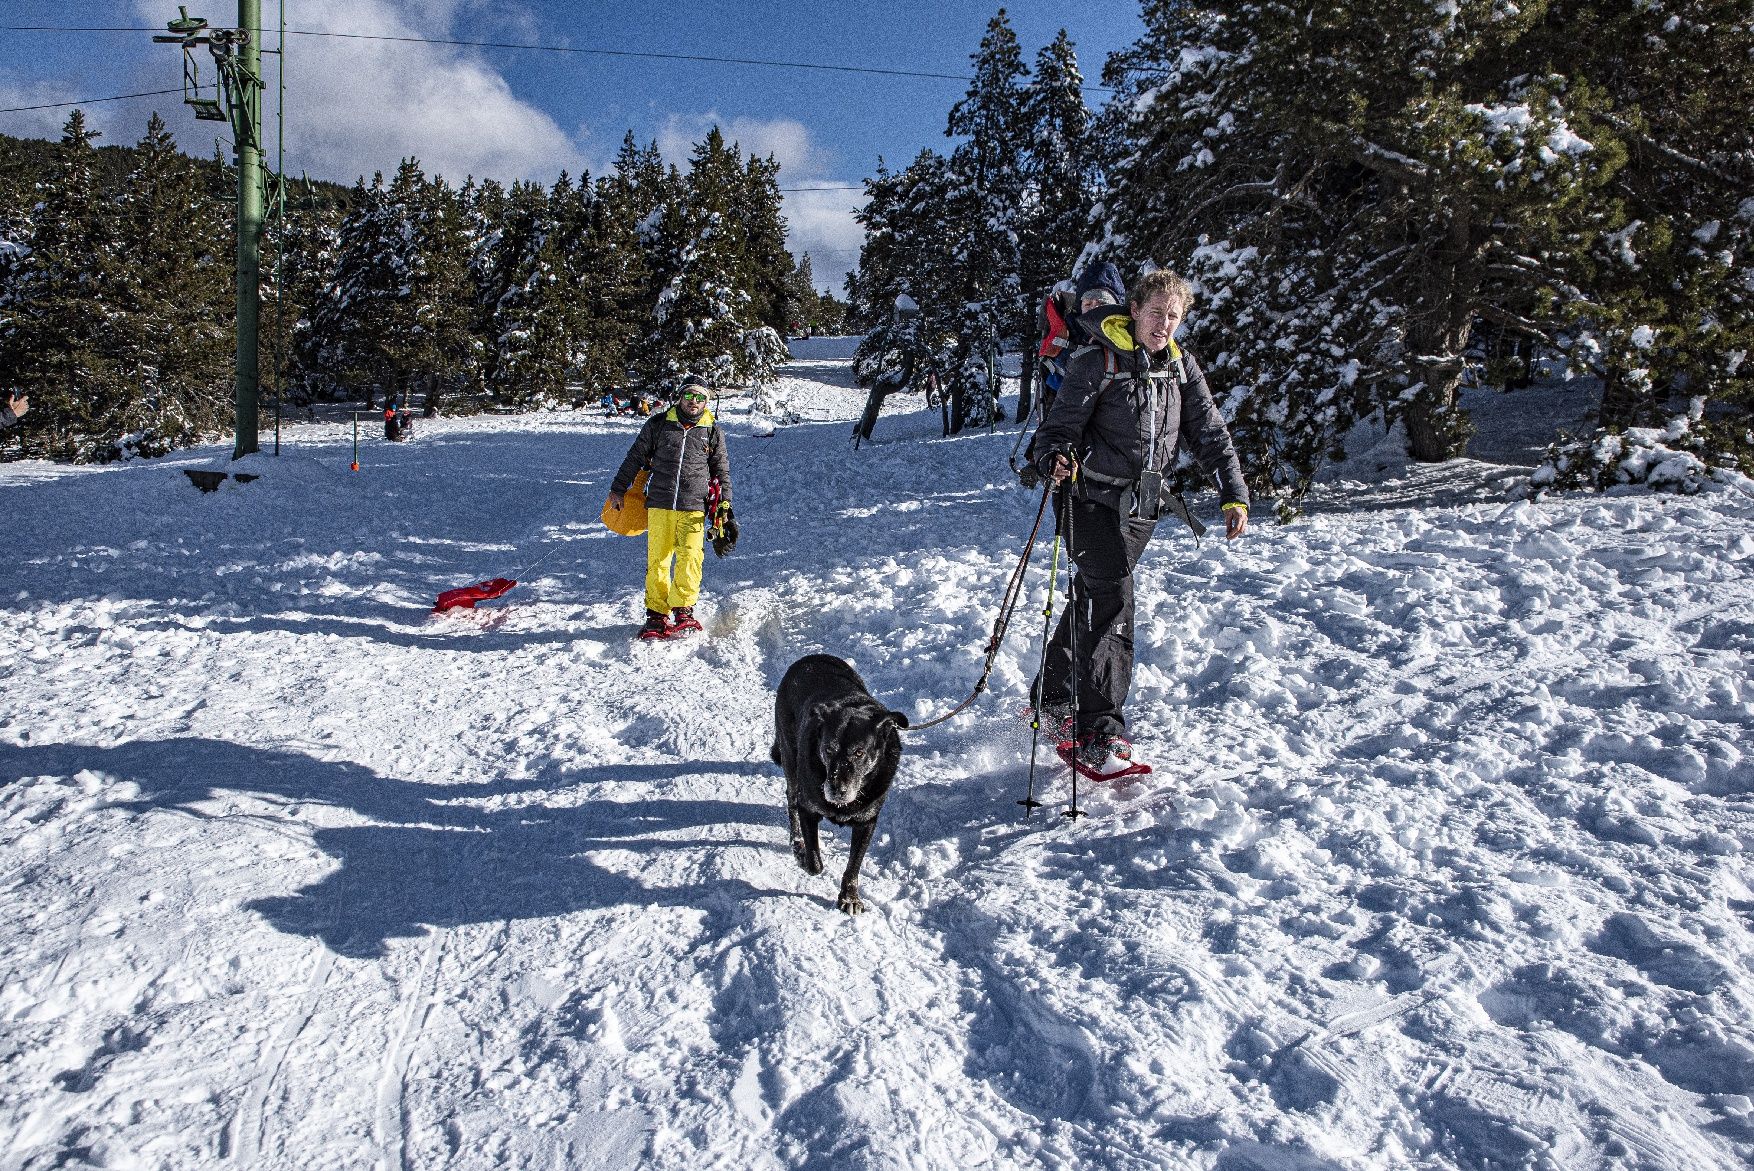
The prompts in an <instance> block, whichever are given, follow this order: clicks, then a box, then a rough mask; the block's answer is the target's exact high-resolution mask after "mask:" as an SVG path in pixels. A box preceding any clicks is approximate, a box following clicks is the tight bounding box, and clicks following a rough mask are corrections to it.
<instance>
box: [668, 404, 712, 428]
mask: <svg viewBox="0 0 1754 1171" xmlns="http://www.w3.org/2000/svg"><path fill="white" fill-rule="evenodd" d="M664 417H665V418H666V419H668V420H670V421H671V422H672V423H681V422H682V416H681V414H680V413H678V412H677V410H676V408H675V407H671V408H670V409H669V410H667V411H665V412H664ZM713 422H714V419H713V409H712V408H711V407H708V408H707V409H706V410H704V411H702V412H701V413H700V418H698V419H696V420H695V421H694V422H692V423H684V424H683V425H684V426H686V427H711V426H712V425H713Z"/></svg>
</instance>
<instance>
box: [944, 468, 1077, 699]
mask: <svg viewBox="0 0 1754 1171" xmlns="http://www.w3.org/2000/svg"><path fill="white" fill-rule="evenodd" d="M1052 489H1053V486H1052V485H1051V484H1050V485H1048V486H1047V487H1045V488H1043V489H1042V494H1041V505H1040V506H1039V507H1038V508H1037V509H1036V510H1035V525H1034V527H1032V528H1031V529H1030V530H1029V540H1027V541H1025V542H1024V543H1023V556H1022V557H1020V558H1018V559H1017V568H1016V569H1013V570H1012V571H1011V580H1010V581H1008V582H1006V583H1005V596H1004V598H1003V599H1002V600H1001V601H1000V603H999V613H998V616H997V617H996V618H994V619H993V635H992V637H991V638H989V639H987V661H986V664H985V665H984V666H982V668H981V677H980V678H979V679H977V680H975V684H974V690H973V691H971V692H969V693H968V698H967V699H965V700H963V701H962V702H961V703H959V704H957V705H956V706H955V707H953V708H951V709H950V710H949V711H947V712H945V713H944V714H943V715H941V716H938V717H937V718H935V719H930V720H927V721H926V722H925V723H923V724H914V725H913V726H912V727H911V728H910V729H909V730H910V731H914V732H919V731H923V730H924V729H926V728H930V727H932V726H933V725H934V724H942V723H943V722H944V721H945V720H948V719H949V718H950V717H951V716H953V715H956V714H957V713H958V712H960V711H962V709H964V708H966V707H967V706H968V705H969V704H971V703H973V702H974V701H975V698H976V697H977V696H979V695H980V693H981V692H983V691H985V690H986V689H987V677H988V676H989V675H991V674H992V673H993V662H994V660H996V659H997V658H998V657H999V647H1000V646H1001V645H1002V644H1003V643H1004V641H1005V631H1006V630H1007V629H1008V628H1009V627H1010V625H1011V614H1012V612H1013V611H1015V610H1016V609H1017V603H1018V602H1020V601H1022V600H1023V578H1024V574H1025V573H1026V571H1027V570H1028V569H1029V555H1030V554H1031V553H1032V552H1034V551H1035V538H1036V535H1037V534H1038V533H1040V532H1041V518H1042V516H1043V515H1045V514H1046V512H1047V508H1048V496H1049V494H1050V493H1051V492H1052Z"/></svg>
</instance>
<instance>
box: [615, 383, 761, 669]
mask: <svg viewBox="0 0 1754 1171" xmlns="http://www.w3.org/2000/svg"><path fill="white" fill-rule="evenodd" d="M707 393H708V389H707V386H706V383H705V382H703V381H701V380H700V379H698V378H686V379H684V380H683V383H682V392H681V394H680V395H679V396H678V397H677V399H676V405H675V406H673V407H671V408H670V409H669V410H667V411H665V412H663V413H662V414H658V415H653V416H652V417H651V418H650V419H647V420H646V425H645V426H643V427H641V428H640V431H639V436H638V437H637V438H636V439H634V441H633V446H632V447H631V448H629V449H628V452H627V457H626V458H625V459H623V460H622V461H621V467H620V468H619V469H618V470H617V471H616V473H615V479H614V480H613V481H611V483H610V485H609V503H610V504H611V505H613V506H614V507H615V508H617V509H619V508H620V507H621V506H622V504H623V503H624V502H625V498H626V495H627V490H628V489H629V488H630V487H632V485H633V478H634V476H635V475H637V474H638V473H639V472H640V470H641V469H644V470H645V471H646V472H647V477H646V485H645V494H646V624H645V626H643V627H642V628H641V629H640V637H641V638H669V637H671V636H673V635H677V634H686V633H688V632H689V631H691V630H699V629H700V622H699V621H698V620H697V619H696V618H695V617H694V603H695V601H696V600H697V599H698V598H699V597H700V578H701V571H702V569H703V567H704V565H705V562H706V530H707V528H708V527H709V517H708V514H709V513H711V514H712V515H711V518H710V527H712V528H713V530H714V534H715V536H714V540H713V549H714V551H715V552H717V553H718V554H719V555H720V556H721V557H722V556H724V554H725V553H726V552H728V551H729V545H731V544H735V543H736V540H737V522H736V519H735V517H733V516H732V514H731V461H730V459H729V457H728V456H726V454H725V437H724V436H723V435H721V434H720V433H719V425H718V421H717V420H716V419H714V418H713V413H712V412H711V411H709V410H707V406H706V400H707ZM727 537H728V542H727V539H726V538H727ZM672 566H673V568H672Z"/></svg>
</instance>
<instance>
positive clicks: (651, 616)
mask: <svg viewBox="0 0 1754 1171" xmlns="http://www.w3.org/2000/svg"><path fill="white" fill-rule="evenodd" d="M639 636H640V637H641V638H669V637H670V616H669V615H668V614H660V613H658V612H657V611H656V610H647V611H646V624H645V625H644V626H642V627H640V628H639Z"/></svg>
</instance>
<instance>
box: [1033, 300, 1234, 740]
mask: <svg viewBox="0 0 1754 1171" xmlns="http://www.w3.org/2000/svg"><path fill="white" fill-rule="evenodd" d="M1127 301H1128V304H1127V307H1126V308H1124V309H1123V308H1121V307H1118V306H1116V307H1103V308H1099V309H1096V310H1095V311H1093V312H1090V313H1086V314H1083V315H1082V316H1081V318H1080V321H1079V324H1080V325H1081V326H1082V327H1083V329H1084V330H1085V331H1086V332H1087V333H1088V335H1089V336H1090V337H1091V338H1092V339H1094V341H1093V344H1091V345H1088V346H1085V347H1084V348H1083V349H1081V350H1079V351H1078V352H1077V353H1075V354H1074V355H1073V356H1072V359H1071V362H1070V363H1069V364H1068V367H1067V371H1066V377H1065V381H1064V383H1063V384H1062V385H1061V387H1060V393H1059V395H1058V396H1057V397H1056V398H1055V400H1054V405H1053V408H1052V410H1050V411H1049V412H1048V415H1047V418H1046V419H1045V420H1043V422H1042V425H1041V429H1040V430H1039V431H1037V432H1036V437H1035V463H1036V468H1037V469H1038V470H1039V471H1040V473H1041V474H1042V476H1043V477H1044V478H1046V479H1049V480H1052V481H1053V483H1054V485H1055V488H1056V493H1055V506H1056V509H1057V511H1058V516H1059V520H1060V531H1061V532H1062V533H1063V534H1065V535H1066V537H1067V541H1068V544H1069V547H1070V550H1071V556H1072V561H1073V564H1075V565H1076V566H1077V568H1078V572H1077V575H1076V576H1075V577H1074V578H1073V580H1072V586H1071V590H1070V593H1069V597H1068V598H1067V602H1066V607H1065V609H1064V611H1063V612H1062V613H1061V615H1060V623H1059V626H1058V628H1057V629H1055V631H1054V633H1053V637H1052V638H1051V639H1050V640H1049V642H1048V647H1047V653H1046V656H1045V662H1044V666H1043V670H1042V675H1041V677H1040V678H1038V679H1037V680H1036V681H1035V683H1034V685H1033V698H1034V700H1035V703H1036V709H1037V711H1038V713H1040V716H1041V717H1042V724H1043V726H1044V727H1049V728H1052V729H1055V730H1064V731H1065V732H1066V733H1067V736H1066V738H1067V739H1071V740H1074V741H1076V743H1077V756H1078V760H1079V761H1080V763H1082V764H1083V765H1084V766H1085V767H1086V768H1087V769H1089V770H1091V771H1092V772H1096V773H1109V772H1114V771H1118V770H1119V769H1121V768H1124V767H1125V766H1126V764H1127V762H1129V761H1131V759H1132V745H1131V744H1130V743H1129V742H1128V740H1127V738H1126V730H1127V724H1126V717H1125V715H1124V714H1123V712H1122V708H1123V706H1124V705H1125V703H1126V700H1127V692H1128V691H1129V690H1130V689H1131V687H1132V682H1133V569H1134V567H1135V566H1136V565H1138V563H1139V557H1140V555H1141V554H1143V553H1144V551H1145V545H1146V543H1147V542H1148V541H1149V540H1150V539H1151V534H1152V532H1153V531H1154V530H1155V529H1156V527H1157V521H1158V519H1159V518H1160V517H1161V516H1162V515H1163V513H1165V512H1171V513H1174V512H1175V511H1176V508H1177V505H1178V502H1177V501H1175V500H1174V499H1173V498H1172V496H1171V495H1170V493H1169V492H1168V489H1167V488H1166V486H1165V484H1164V480H1165V477H1166V475H1167V473H1168V472H1169V470H1170V469H1171V467H1172V466H1173V464H1174V461H1175V454H1176V447H1177V444H1178V443H1186V444H1187V446H1188V447H1189V448H1190V449H1191V450H1192V451H1193V453H1194V457H1195V458H1196V459H1197V460H1198V461H1199V463H1200V466H1201V467H1202V468H1204V469H1205V470H1206V471H1207V472H1208V473H1209V474H1211V475H1212V476H1214V477H1215V478H1216V479H1217V481H1218V485H1219V491H1220V494H1221V496H1220V498H1221V500H1222V502H1223V511H1224V520H1225V526H1224V527H1225V536H1226V537H1228V538H1232V539H1234V538H1236V537H1240V536H1242V534H1243V533H1244V532H1246V531H1247V529H1248V506H1249V493H1248V487H1247V485H1246V484H1244V482H1243V474H1242V464H1241V462H1240V461H1239V460H1238V459H1237V456H1236V449H1235V448H1234V447H1233V446H1232V444H1231V441H1230V433H1229V431H1227V430H1226V429H1225V426H1224V418H1223V416H1222V415H1220V414H1219V413H1218V406H1217V404H1216V403H1215V402H1214V401H1213V399H1212V392H1211V389H1210V388H1209V387H1208V386H1207V385H1206V376H1205V375H1204V374H1203V373H1201V371H1200V367H1199V364H1198V363H1196V362H1195V361H1194V358H1193V356H1192V355H1191V354H1188V353H1185V352H1184V351H1183V350H1182V349H1181V348H1180V347H1179V346H1177V345H1176V343H1175V340H1174V335H1175V331H1176V329H1177V328H1178V327H1180V325H1181V322H1182V316H1183V314H1185V313H1186V312H1187V309H1188V307H1189V305H1191V304H1192V303H1193V291H1192V289H1190V288H1189V287H1188V283H1187V282H1186V281H1184V280H1183V279H1182V278H1181V277H1179V276H1177V275H1176V274H1174V273H1172V272H1169V271H1167V270H1158V271H1156V272H1151V273H1147V274H1145V275H1144V276H1142V277H1140V278H1139V280H1138V281H1137V282H1136V283H1135V284H1134V286H1133V288H1132V290H1131V291H1130V293H1129V294H1128V297H1127ZM1068 478H1070V479H1071V483H1069V484H1068V483H1067V482H1066V481H1067V480H1068ZM1074 655H1075V656H1076V657H1075V658H1074ZM1074 687H1075V688H1076V690H1075V692H1074ZM1074 695H1075V696H1076V702H1077V710H1076V712H1074V711H1073V700H1074ZM1074 717H1075V719H1074ZM1068 721H1072V722H1071V723H1070V725H1069V726H1068V724H1067V722H1068Z"/></svg>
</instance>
